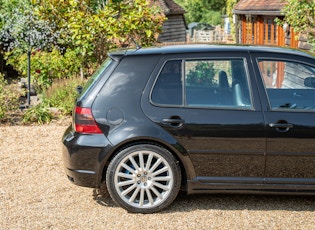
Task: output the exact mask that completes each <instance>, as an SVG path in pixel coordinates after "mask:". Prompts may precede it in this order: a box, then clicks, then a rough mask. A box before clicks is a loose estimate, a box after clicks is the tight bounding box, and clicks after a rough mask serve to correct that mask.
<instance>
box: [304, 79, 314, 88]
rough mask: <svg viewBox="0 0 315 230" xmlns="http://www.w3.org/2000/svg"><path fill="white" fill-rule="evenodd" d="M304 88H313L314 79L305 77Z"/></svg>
mask: <svg viewBox="0 0 315 230" xmlns="http://www.w3.org/2000/svg"><path fill="white" fill-rule="evenodd" d="M304 86H306V87H310V88H315V77H307V78H305V79H304Z"/></svg>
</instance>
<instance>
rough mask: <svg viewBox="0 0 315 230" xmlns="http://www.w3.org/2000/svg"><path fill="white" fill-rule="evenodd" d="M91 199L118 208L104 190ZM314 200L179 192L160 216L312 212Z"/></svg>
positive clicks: (97, 192)
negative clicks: (212, 212)
mask: <svg viewBox="0 0 315 230" xmlns="http://www.w3.org/2000/svg"><path fill="white" fill-rule="evenodd" d="M92 196H93V199H94V200H95V201H96V203H98V204H99V205H102V206H106V207H118V205H117V204H116V203H115V202H114V201H113V200H112V199H111V197H110V195H109V193H108V191H107V189H106V188H101V189H94V190H93V195H92ZM314 207H315V197H313V196H290V195H281V196H280V195H235V194H194V195H186V194H185V193H183V192H181V193H179V195H178V196H177V198H176V199H175V201H174V202H173V203H172V204H171V205H170V206H169V207H168V208H167V209H165V210H163V211H161V213H173V212H190V211H195V210H211V209H214V210H229V211H235V210H252V211H253V210H254V211H255V210H260V211H261V210H264V211H272V210H273V211H274V210H286V211H295V212H298V211H311V212H313V211H314Z"/></svg>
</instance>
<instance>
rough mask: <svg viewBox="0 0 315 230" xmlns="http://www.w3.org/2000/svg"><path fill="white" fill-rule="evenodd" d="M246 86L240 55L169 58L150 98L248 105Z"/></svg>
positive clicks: (190, 103)
mask: <svg viewBox="0 0 315 230" xmlns="http://www.w3.org/2000/svg"><path fill="white" fill-rule="evenodd" d="M182 70H183V71H182ZM248 86H249V84H248V76H247V71H246V68H245V63H244V60H243V59H233V60H185V61H178V60H176V61H169V62H166V64H165V65H164V67H163V69H162V70H161V72H160V74H159V76H158V79H157V82H156V84H155V86H154V89H153V91H152V101H153V102H154V103H156V104H163V105H181V106H182V105H184V106H186V107H227V108H229V107H232V108H235V107H237V108H249V107H251V98H250V92H249V87H248ZM183 93H184V97H183ZM183 99H184V100H183Z"/></svg>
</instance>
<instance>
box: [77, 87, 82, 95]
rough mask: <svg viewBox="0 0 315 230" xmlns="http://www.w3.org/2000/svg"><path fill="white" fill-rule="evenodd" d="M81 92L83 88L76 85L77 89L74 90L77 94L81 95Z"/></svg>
mask: <svg viewBox="0 0 315 230" xmlns="http://www.w3.org/2000/svg"><path fill="white" fill-rule="evenodd" d="M82 90H83V87H82V86H81V85H78V86H77V88H76V91H77V93H78V94H81V93H82Z"/></svg>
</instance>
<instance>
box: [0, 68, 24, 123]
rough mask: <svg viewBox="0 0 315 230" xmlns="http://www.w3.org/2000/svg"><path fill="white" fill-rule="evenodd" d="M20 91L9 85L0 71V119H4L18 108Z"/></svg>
mask: <svg viewBox="0 0 315 230" xmlns="http://www.w3.org/2000/svg"><path fill="white" fill-rule="evenodd" d="M19 98H20V92H19V91H18V90H17V89H15V88H13V87H10V86H9V85H8V84H7V81H6V80H5V79H4V76H3V75H2V74H1V73H0V120H4V119H6V118H7V117H8V116H10V114H9V113H10V112H13V111H15V110H17V109H18V108H19Z"/></svg>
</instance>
